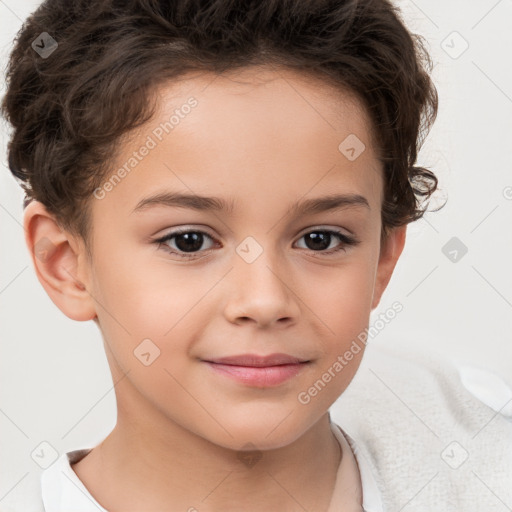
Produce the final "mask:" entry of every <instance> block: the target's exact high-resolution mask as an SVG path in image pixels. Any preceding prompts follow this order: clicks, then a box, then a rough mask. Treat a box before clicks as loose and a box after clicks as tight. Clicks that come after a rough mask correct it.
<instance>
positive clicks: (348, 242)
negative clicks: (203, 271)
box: [154, 229, 360, 259]
mask: <svg viewBox="0 0 512 512" xmlns="http://www.w3.org/2000/svg"><path fill="white" fill-rule="evenodd" d="M184 233H200V234H202V235H206V236H207V237H209V238H211V239H212V240H213V239H214V238H213V237H212V236H210V235H209V234H208V233H206V232H204V231H201V230H198V229H179V230H176V231H173V232H171V233H168V234H167V235H165V236H163V237H161V238H158V239H156V240H154V243H155V244H157V245H158V246H159V247H160V246H161V245H165V242H168V241H169V240H172V239H173V238H174V237H176V236H179V235H182V234H184ZM310 233H328V234H330V235H335V236H336V237H338V239H339V240H340V242H341V243H340V245H339V246H338V247H337V248H335V249H330V250H329V251H313V250H312V249H309V250H310V251H311V252H313V253H318V254H321V255H327V256H328V255H331V254H334V253H337V252H338V251H345V250H346V248H347V247H350V246H356V245H358V244H359V243H360V241H359V240H357V239H356V238H353V237H349V236H347V235H345V234H344V233H342V232H340V231H336V230H332V229H313V230H311V231H308V232H307V233H304V234H303V235H302V236H301V237H300V238H302V237H304V236H306V235H308V234H310ZM300 238H299V240H300ZM164 250H165V251H166V252H169V253H171V254H175V255H177V256H179V257H180V258H184V259H196V258H197V257H198V256H197V255H198V254H200V253H201V252H204V251H196V252H190V253H186V252H179V251H176V250H175V249H171V248H170V247H169V246H168V245H165V248H164ZM209 250H211V249H207V251H209ZM306 250H307V249H306Z"/></svg>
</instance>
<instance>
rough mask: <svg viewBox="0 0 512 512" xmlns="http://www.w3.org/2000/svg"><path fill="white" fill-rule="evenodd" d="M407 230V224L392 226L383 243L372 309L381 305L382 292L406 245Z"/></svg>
mask: <svg viewBox="0 0 512 512" xmlns="http://www.w3.org/2000/svg"><path fill="white" fill-rule="evenodd" d="M406 231H407V225H405V226H399V227H396V228H392V229H391V230H390V232H389V234H388V235H387V237H386V239H385V240H384V242H383V243H382V246H381V250H380V256H379V263H378V265H377V275H376V279H375V286H374V292H373V300H372V307H371V309H372V310H373V309H375V308H376V307H377V306H378V305H379V302H380V299H381V297H382V294H383V293H384V290H385V289H386V288H387V286H388V283H389V281H390V279H391V276H392V275H393V270H394V269H395V265H396V263H397V261H398V258H399V257H400V255H401V254H402V251H403V248H404V246H405V238H406Z"/></svg>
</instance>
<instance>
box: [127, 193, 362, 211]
mask: <svg viewBox="0 0 512 512" xmlns="http://www.w3.org/2000/svg"><path fill="white" fill-rule="evenodd" d="M153 206H166V207H181V208H190V209H192V210H198V211H219V212H226V213H228V214H230V213H233V210H234V201H233V200H231V201H226V200H224V199H221V198H219V197H211V196H198V195H195V194H185V193H176V192H161V193H158V194H154V195H152V196H149V197H146V198H144V199H142V200H141V201H139V203H138V204H137V206H136V207H135V208H134V209H133V211H132V213H134V212H142V211H145V210H147V209H149V208H151V207H153ZM354 207H364V208H367V209H368V210H370V209H371V208H370V205H369V203H368V200H367V199H366V198H365V197H363V196H362V195H359V194H332V195H328V196H324V197H318V198H314V199H306V200H302V201H298V202H297V203H295V204H294V205H292V207H291V209H290V213H292V214H293V215H297V216H299V215H308V214H313V213H321V212H326V211H330V210H342V209H346V208H354Z"/></svg>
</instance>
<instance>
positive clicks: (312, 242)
mask: <svg viewBox="0 0 512 512" xmlns="http://www.w3.org/2000/svg"><path fill="white" fill-rule="evenodd" d="M302 239H304V242H305V246H306V247H305V249H309V250H311V251H315V252H323V253H325V254H330V253H333V252H336V251H339V250H346V247H347V246H350V245H356V244H358V243H359V242H358V241H357V240H356V239H354V238H351V237H349V236H347V235H345V234H343V233H341V232H339V231H333V230H327V229H317V230H315V231H310V232H309V233H306V234H305V235H302V237H301V238H300V240H302ZM336 242H337V243H336ZM331 244H334V245H331ZM327 249H329V250H327Z"/></svg>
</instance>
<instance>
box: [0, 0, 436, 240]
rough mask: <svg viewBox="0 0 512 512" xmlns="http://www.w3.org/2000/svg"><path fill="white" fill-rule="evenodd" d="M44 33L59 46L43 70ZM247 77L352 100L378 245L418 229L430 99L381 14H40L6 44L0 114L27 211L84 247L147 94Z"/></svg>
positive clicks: (384, 2)
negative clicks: (366, 151) (380, 184)
mask: <svg viewBox="0 0 512 512" xmlns="http://www.w3.org/2000/svg"><path fill="white" fill-rule="evenodd" d="M42 32H46V33H48V34H49V35H50V36H52V37H53V38H55V40H56V41H57V45H56V46H55V47H54V51H53V52H51V54H49V55H46V56H45V58H42V57H41V55H40V54H39V53H38V52H37V51H35V48H34V47H33V44H34V42H35V41H36V40H39V39H40V38H41V37H42ZM47 37H49V36H47ZM252 64H255V65H265V64H268V65H279V66H284V67H287V68H289V69H293V70H296V71H299V72H302V73H308V74H310V75H314V76H317V77H320V78H322V79H324V80H325V81H326V82H328V83H330V84H334V85H335V86H337V87H339V89H340V90H344V91H347V90H348V91H351V92H353V93H355V95H356V96H357V97H358V98H359V99H360V101H361V102H362V104H363V105H364V107H365V108H366V110H367V112H368V114H369V118H370V120H371V122H372V132H373V133H374V137H375V139H376V145H377V148H378V154H379V159H380V160H381V161H382V163H383V168H384V183H385V184H384V200H383V205H382V212H381V218H382V227H383V229H382V232H383V233H384V232H387V231H388V230H389V228H391V227H396V226H401V225H404V224H407V223H409V222H412V221H415V220H417V219H419V218H421V217H422V216H423V214H424V212H425V211H426V209H427V206H428V201H427V200H428V199H429V198H430V196H431V195H432V194H433V192H434V191H435V190H436V188H437V185H438V180H437V178H436V176H435V175H434V174H433V172H432V171H430V170H428V169H426V168H423V167H418V166H415V165H414V164H415V163H416V159H417V154H418V152H419V150H420V148H421V145H422V144H423V141H424V139H425V137H426V135H427V133H428V132H429V131H430V128H431V125H432V124H433V122H434V121H435V118H436V116H437V108H438V95H437V91H436V88H435V86H434V84H433V82H432V80H431V79H430V76H429V73H430V71H431V69H432V61H431V59H430V56H429V55H428V52H427V50H426V49H425V45H424V43H423V39H422V38H421V36H418V35H415V34H411V33H410V32H409V31H408V30H407V29H406V27H405V26H404V24H403V21H402V19H401V14H400V11H399V9H398V8H397V7H395V6H393V5H392V4H391V2H390V1H389V0H167V1H164V0H123V1H120V0H72V1H71V0H46V1H45V2H43V3H42V4H41V5H40V6H39V7H38V9H37V10H36V11H35V12H33V13H32V14H31V15H30V16H29V17H28V18H27V19H26V21H25V22H24V24H23V26H22V28H21V29H20V31H19V32H18V34H17V36H16V39H15V44H14V48H13V50H12V52H11V54H10V58H9V63H8V67H7V77H6V79H7V92H6V94H5V96H4V98H3V100H2V106H1V108H2V114H3V115H4V117H5V118H6V119H7V120H8V121H9V122H10V123H11V124H12V126H13V130H12V133H11V138H10V140H9V144H8V162H9V168H10V170H11V172H12V174H13V175H14V176H15V178H16V179H17V180H18V181H20V182H21V186H22V188H23V190H24V192H25V201H24V206H26V204H27V203H28V202H29V201H31V200H32V199H35V200H37V201H40V202H41V203H43V204H44V205H45V207H46V208H47V210H48V211H49V212H50V213H51V214H53V215H54V216H55V218H56V220H57V222H58V223H59V224H60V225H61V226H62V227H63V228H65V229H67V230H69V231H70V232H72V233H75V234H79V235H80V236H81V237H82V238H83V239H84V240H85V241H86V242H87V240H88V235H89V233H90V228H91V226H90V205H91V195H92V194H93V191H94V190H95V189H96V188H97V187H98V186H99V185H100V184H101V183H102V182H103V181H104V178H105V176H106V175H107V174H108V173H109V171H111V165H112V162H113V159H114V158H115V157H116V155H117V154H118V151H119V147H120V140H121V138H122V136H123V135H125V134H127V133H128V132H129V131H130V130H132V129H134V128H136V127H139V126H141V125H142V124H144V123H145V122H146V121H148V120H150V119H151V117H152V116H153V114H154V112H155V105H154V104H153V102H152V101H151V98H152V94H151V93H152V91H154V90H155V87H157V86H158V85H161V84H164V83H166V82H168V81H172V80H173V79H176V78H177V77H179V76H180V75H183V74H185V73H187V72H188V71H196V70H199V71H210V72H214V73H221V72H223V71H226V70H235V69H240V68H243V67H246V66H249V65H252Z"/></svg>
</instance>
